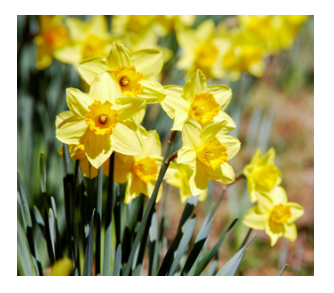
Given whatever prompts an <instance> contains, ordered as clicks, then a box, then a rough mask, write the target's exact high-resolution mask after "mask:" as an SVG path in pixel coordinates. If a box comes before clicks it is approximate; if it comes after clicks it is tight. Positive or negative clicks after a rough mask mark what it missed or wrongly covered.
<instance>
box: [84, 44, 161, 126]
mask: <svg viewBox="0 0 334 293" xmlns="http://www.w3.org/2000/svg"><path fill="white" fill-rule="evenodd" d="M162 65H163V56H162V52H161V51H159V50H155V49H147V50H141V51H137V52H135V53H134V54H130V52H129V50H128V49H127V48H125V47H124V46H123V45H122V44H118V43H116V42H114V43H113V44H112V46H111V50H110V52H109V54H108V55H107V58H106V60H104V59H103V58H102V59H101V58H93V59H88V60H85V61H83V62H81V63H80V64H79V65H78V71H79V73H80V74H81V76H82V78H83V79H84V80H85V81H86V82H87V83H88V84H89V85H90V84H91V83H92V82H93V80H94V78H95V77H96V76H98V75H99V74H101V73H104V72H106V73H107V74H109V75H110V76H111V77H112V78H113V79H114V80H115V82H116V83H118V84H119V86H120V88H121V91H122V94H123V96H131V97H137V98H139V99H141V100H142V101H143V102H144V104H143V107H142V108H141V109H140V113H139V114H138V116H140V117H138V116H137V118H136V122H137V124H138V123H140V122H141V120H142V119H143V117H144V114H145V105H146V104H152V103H158V102H161V101H162V100H163V99H164V98H165V96H166V94H165V90H164V88H163V87H162V86H161V85H160V84H159V83H157V82H155V81H153V80H150V78H152V77H154V76H155V75H157V74H159V72H160V71H161V68H162Z"/></svg>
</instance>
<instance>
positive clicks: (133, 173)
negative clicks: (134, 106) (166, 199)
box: [103, 126, 162, 204]
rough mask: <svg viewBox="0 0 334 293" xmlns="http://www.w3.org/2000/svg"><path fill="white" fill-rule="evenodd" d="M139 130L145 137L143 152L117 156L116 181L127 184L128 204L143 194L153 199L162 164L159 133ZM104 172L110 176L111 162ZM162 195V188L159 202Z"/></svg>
mask: <svg viewBox="0 0 334 293" xmlns="http://www.w3.org/2000/svg"><path fill="white" fill-rule="evenodd" d="M139 130H140V132H141V134H142V136H143V151H142V152H141V153H140V154H138V155H135V156H126V155H122V154H119V153H116V154H115V163H114V166H115V167H114V169H115V172H114V180H115V181H116V182H117V183H120V184H121V183H125V182H127V186H126V190H125V199H124V202H125V203H126V204H128V203H130V202H131V201H132V200H133V199H134V198H136V197H137V196H139V195H140V194H141V193H143V194H145V195H146V196H148V197H151V195H152V193H153V189H154V186H155V183H156V181H157V179H158V175H159V170H160V167H161V163H162V157H161V143H160V138H159V135H158V133H157V132H156V131H155V130H151V131H146V130H145V128H144V127H142V126H139ZM103 172H104V173H105V174H106V175H107V176H109V160H108V161H107V162H106V163H105V164H104V165H103ZM161 195H162V187H160V189H159V192H158V196H157V201H159V200H160V198H161Z"/></svg>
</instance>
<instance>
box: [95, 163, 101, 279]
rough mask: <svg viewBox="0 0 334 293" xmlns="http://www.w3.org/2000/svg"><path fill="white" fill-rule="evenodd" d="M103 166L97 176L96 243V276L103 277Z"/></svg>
mask: <svg viewBox="0 0 334 293" xmlns="http://www.w3.org/2000/svg"><path fill="white" fill-rule="evenodd" d="M102 176H103V174H102V166H101V167H100V168H99V172H98V176H97V203H96V206H97V210H96V211H97V215H96V216H97V217H96V240H95V241H96V243H95V271H96V276H100V275H101V222H102Z"/></svg>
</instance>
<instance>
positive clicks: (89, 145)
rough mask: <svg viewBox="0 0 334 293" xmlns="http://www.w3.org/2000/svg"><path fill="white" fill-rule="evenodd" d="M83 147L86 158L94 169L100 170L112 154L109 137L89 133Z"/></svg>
mask: <svg viewBox="0 0 334 293" xmlns="http://www.w3.org/2000/svg"><path fill="white" fill-rule="evenodd" d="M84 145H85V152H86V155H87V158H88V160H89V162H90V163H91V164H92V166H93V167H95V168H96V169H98V168H100V166H101V165H102V164H103V163H104V162H105V161H106V160H108V158H109V157H110V155H111V153H112V152H113V149H112V147H111V139H110V136H109V135H96V134H94V133H93V132H91V131H89V133H88V135H87V137H86V139H85V143H84Z"/></svg>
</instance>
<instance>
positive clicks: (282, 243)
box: [17, 15, 314, 276]
mask: <svg viewBox="0 0 334 293" xmlns="http://www.w3.org/2000/svg"><path fill="white" fill-rule="evenodd" d="M75 18H77V19H79V20H81V22H80V23H81V24H80V25H82V24H87V23H88V24H87V25H86V26H87V27H86V31H90V32H94V29H95V28H94V25H96V23H93V21H90V20H91V17H90V16H75ZM66 19H67V17H59V16H58V18H51V16H49V18H45V19H43V18H42V17H39V16H23V15H21V16H18V17H17V61H18V62H17V66H18V67H17V94H18V96H17V168H18V170H19V172H20V175H21V178H22V181H23V185H24V188H25V192H26V194H27V198H28V201H29V206H30V208H32V206H33V205H36V206H37V207H38V208H42V207H43V202H42V198H41V196H40V195H41V193H40V185H39V156H40V153H41V152H42V151H43V152H44V153H45V155H46V160H47V188H48V194H49V195H52V196H54V198H55V199H56V202H57V213H58V219H59V228H60V230H61V231H63V230H64V226H65V216H64V204H63V186H62V184H63V182H62V180H63V177H62V161H61V158H60V156H59V154H58V150H59V149H60V147H61V145H62V144H61V143H60V142H59V141H58V140H57V139H56V138H55V117H56V115H58V114H59V113H60V112H62V111H64V110H67V109H68V108H67V105H66V99H65V89H66V88H67V87H74V88H79V89H81V90H82V91H88V88H87V85H85V84H84V83H83V82H82V81H81V78H80V76H79V74H78V73H77V71H76V69H75V67H74V66H73V64H76V63H78V62H80V61H81V60H83V59H85V58H89V57H94V54H93V53H96V51H99V54H100V55H101V56H102V55H104V54H105V53H104V50H106V52H107V51H108V44H110V43H111V42H112V41H118V42H122V43H124V44H125V45H126V46H127V47H128V48H129V49H130V51H132V52H133V51H137V50H140V49H144V48H159V49H161V50H162V51H163V52H164V57H165V64H164V67H163V69H162V73H161V75H160V76H159V77H158V78H157V81H159V82H161V84H162V85H169V84H176V85H182V86H183V85H184V83H185V81H187V78H188V77H189V74H190V75H191V74H192V73H193V72H194V71H195V69H194V66H195V67H196V65H197V67H200V66H199V65H201V64H200V63H199V62H197V63H196V62H195V63H191V62H190V63H189V64H187V65H186V66H184V63H185V62H181V61H182V60H184V59H186V57H187V56H188V55H189V56H191V54H195V53H194V52H191V50H192V48H188V47H187V45H186V44H184V43H185V42H183V41H182V37H180V35H181V34H182V33H184V32H187V33H189V34H190V35H191V33H190V32H192V33H193V35H194V38H197V39H196V41H197V42H199V43H201V44H202V43H204V44H208V42H212V43H214V44H215V45H217V44H218V45H217V46H218V47H219V48H221V50H220V49H219V56H220V55H221V56H222V58H223V59H222V60H223V61H222V62H221V64H220V65H222V66H220V67H221V68H220V67H219V66H218V67H219V70H218V69H217V70H211V69H210V68H209V69H207V68H208V66H206V64H204V65H203V64H202V65H201V66H203V67H202V68H201V69H202V70H203V72H204V73H205V74H206V76H207V78H208V84H226V85H228V86H229V87H230V88H231V89H232V92H233V97H232V100H231V102H230V104H229V106H228V107H227V109H226V110H225V111H226V112H227V113H228V114H229V115H230V116H231V117H232V118H233V119H234V121H235V122H236V124H237V128H236V129H235V130H233V131H232V132H230V134H231V135H233V136H235V137H237V138H239V140H240V141H241V144H242V146H241V150H240V152H239V153H238V155H237V156H236V157H235V158H233V159H232V160H231V162H230V163H231V165H232V166H233V168H234V170H235V172H236V173H238V172H240V171H242V169H243V167H244V166H245V165H246V164H248V163H249V162H250V160H251V158H252V156H253V154H254V153H255V151H256V150H257V148H258V147H261V148H262V150H263V152H264V153H265V152H266V151H267V150H268V149H269V148H270V147H274V148H275V150H276V160H275V163H276V165H277V166H278V168H279V169H280V170H281V171H282V174H283V181H282V184H281V185H282V186H283V187H284V188H285V190H286V192H287V194H288V198H289V201H291V202H297V203H299V204H301V205H302V206H303V207H304V209H305V214H304V215H303V216H302V217H301V218H300V219H299V220H298V221H297V222H296V225H297V228H298V238H297V240H296V241H295V242H293V243H292V242H290V241H288V240H287V239H285V238H280V239H279V241H278V243H277V244H276V245H275V246H274V247H271V246H270V241H269V237H268V236H267V235H266V234H265V233H264V231H252V234H251V235H253V234H254V233H256V234H257V237H256V238H255V240H254V242H253V243H252V244H251V245H250V246H249V247H248V249H247V253H246V255H245V257H244V259H243V260H242V262H241V265H240V267H239V270H238V272H237V274H239V275H240V274H241V275H277V274H278V273H279V271H280V269H281V268H282V267H283V266H284V265H285V264H286V263H288V264H289V267H288V268H287V269H286V271H285V273H284V274H286V275H307V276H309V275H314V18H313V17H312V16H310V17H305V18H304V19H302V20H298V21H294V19H293V21H290V20H286V23H290V24H291V25H290V26H288V27H282V28H280V29H281V32H277V30H276V33H277V35H275V36H276V39H277V38H281V39H280V40H281V41H280V43H279V44H276V43H275V42H269V41H270V38H271V36H273V35H274V34H273V33H272V32H270V31H269V32H268V31H265V28H268V27H269V26H268V23H266V22H264V19H261V22H258V23H256V22H255V21H253V22H252V20H249V19H247V18H243V17H236V16H217V15H215V16H187V17H172V16H147V17H143V16H132V17H130V16H103V19H104V20H105V22H103V23H102V26H105V31H104V32H103V34H100V35H96V36H95V39H92V38H91V41H92V43H93V44H103V46H104V47H103V48H104V49H103V50H102V51H103V52H101V49H100V48H94V47H93V46H90V47H89V46H86V47H83V46H84V45H83V43H84V42H83V41H82V40H75V39H74V38H73V37H72V35H71V29H73V28H71V27H69V26H67V27H66V26H65V23H67V22H66ZM208 20H210V21H209V22H208ZM266 21H268V20H266ZM275 21H276V20H275ZM284 21H285V20H284ZM203 23H214V31H213V32H210V36H205V35H203V34H201V33H200V29H198V28H201V25H202V24H203ZM203 27H204V26H202V28H203ZM48 30H49V31H50V30H54V31H55V36H56V37H54V38H53V39H52V40H51V41H50V40H49V39H48V37H49V35H48V34H46V33H45V32H47V31H48ZM259 30H260V31H259ZM67 31H69V33H68V32H67ZM245 32H246V34H247V37H246V39H247V40H248V36H249V35H252V34H255V33H256V32H258V35H257V37H254V38H253V37H252V38H250V40H249V41H248V43H247V44H244V38H243V39H242V40H241V41H240V39H241V37H240V36H242V35H243V34H244V33H245ZM261 34H262V35H261ZM289 34H290V35H289ZM259 35H261V36H262V40H261V42H258V39H257V38H258V37H259ZM67 38H69V40H67ZM201 38H203V39H205V40H202V39H201ZM273 38H274V37H273ZM268 40H269V41H268ZM267 41H268V44H267ZM254 44H261V45H259V47H260V48H255V47H254V46H257V45H254ZM101 46H102V45H101ZM199 46H201V45H199ZM83 48H84V49H83ZM231 48H232V49H233V50H232V49H231ZM240 48H241V49H240ZM268 48H270V49H268ZM65 50H67V51H66V52H67V53H68V52H70V54H72V55H71V56H74V57H73V58H72V60H74V61H71V60H67V59H66V58H64V52H65ZM231 50H232V51H231ZM238 50H239V51H240V52H241V53H240V54H241V55H240V56H241V57H240V56H239V57H240V58H239V59H237V57H236V55H237V53H236V52H239V51H238ZM78 52H79V53H78ZM231 52H234V55H233V56H232V57H229V59H228V61H230V60H232V59H233V58H234V59H233V60H234V62H228V61H226V60H227V59H226V60H225V59H224V58H227V57H226V56H231ZM249 52H251V53H249ZM80 54H81V55H80ZM187 54H188V55H187ZM203 54H209V55H210V56H212V54H216V53H215V52H212V51H211V52H210V51H209V52H205V51H204V52H203ZM217 54H218V53H217ZM238 54H239V53H238ZM254 60H255V61H254ZM229 63H233V64H229ZM218 67H217V68H218ZM215 68H216V67H215ZM192 70H193V71H192ZM205 70H207V71H206V72H205ZM142 124H143V125H144V127H145V128H146V129H147V130H153V129H155V130H157V132H158V133H159V135H160V139H161V142H162V147H163V153H164V150H165V148H166V144H167V140H168V138H169V135H170V128H171V127H172V124H173V120H172V119H170V118H169V117H168V116H167V114H166V113H165V112H164V111H163V110H162V108H161V107H160V105H159V104H154V105H148V107H147V112H146V115H145V118H144V120H143V122H142ZM181 144H182V142H181V134H180V133H178V134H177V136H176V138H175V143H174V145H173V149H174V150H177V149H178V148H180V147H181ZM73 166H74V164H73ZM163 184H164V187H165V188H164V193H165V196H166V194H168V195H167V201H166V223H165V225H166V236H167V243H168V245H169V244H170V241H171V240H172V239H173V238H174V236H175V233H176V232H175V230H176V227H177V225H178V222H179V220H180V216H181V213H182V210H183V208H184V204H181V202H180V196H179V191H178V189H177V188H175V187H168V186H167V184H166V183H165V182H164V183H163ZM222 187H223V186H222V184H220V183H216V182H213V181H211V182H210V184H209V196H208V198H207V200H206V201H205V202H199V203H198V204H197V207H196V209H195V212H196V215H197V219H198V220H197V226H196V228H195V233H194V235H196V234H197V231H198V230H199V228H200V226H201V223H202V222H203V221H204V219H205V216H206V213H207V211H208V209H209V208H210V207H211V206H212V203H213V202H215V201H216V200H217V198H218V197H219V195H220V193H221V191H222ZM251 207H252V204H251V202H250V200H249V196H248V192H247V186H246V180H240V181H238V182H237V183H236V184H234V185H233V186H231V187H230V188H228V192H227V193H226V195H225V197H224V198H223V200H222V202H221V204H220V205H219V207H218V209H217V212H216V218H215V221H214V222H213V227H212V230H211V232H210V236H209V241H208V243H207V244H206V245H207V247H208V248H210V247H212V246H213V245H214V244H215V243H216V242H217V241H218V239H219V237H220V235H221V233H222V231H223V230H224V229H226V227H227V225H228V224H229V223H230V222H231V221H232V220H233V219H234V218H235V217H239V218H240V220H241V219H242V217H243V216H244V214H245V213H246V212H247V211H248V210H249V209H250V208H251ZM122 208H123V209H126V206H125V205H124V206H123V207H122ZM157 208H158V214H159V213H161V212H162V211H161V209H162V204H161V203H160V204H158V205H157ZM18 219H19V213H18ZM247 231H248V227H246V226H244V225H243V224H242V222H241V221H238V223H237V224H236V226H235V227H234V228H233V229H232V231H231V232H230V233H229V234H228V239H227V240H228V241H225V243H223V245H222V246H221V248H220V251H219V255H218V260H219V263H218V267H219V268H220V267H222V266H223V264H224V263H225V262H226V261H227V260H229V259H230V258H231V257H232V256H233V255H234V253H235V252H236V250H237V249H238V248H239V246H240V244H241V242H242V241H243V239H244V237H245V235H246V234H247ZM34 233H35V234H36V235H37V236H38V235H39V234H40V231H39V230H38V229H36V231H34ZM40 238H41V239H42V237H40ZM42 242H43V241H42V240H41V242H40V243H38V244H37V245H38V246H39V249H40V250H41V251H42V253H41V255H42V262H43V267H46V264H47V253H46V246H45V245H43V243H42ZM43 255H44V258H43ZM144 264H146V266H147V262H146V263H145V262H144ZM144 270H147V268H145V267H144ZM20 274H22V271H21V265H20V262H19V261H18V275H20ZM145 274H146V273H145V272H144V275H145Z"/></svg>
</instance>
